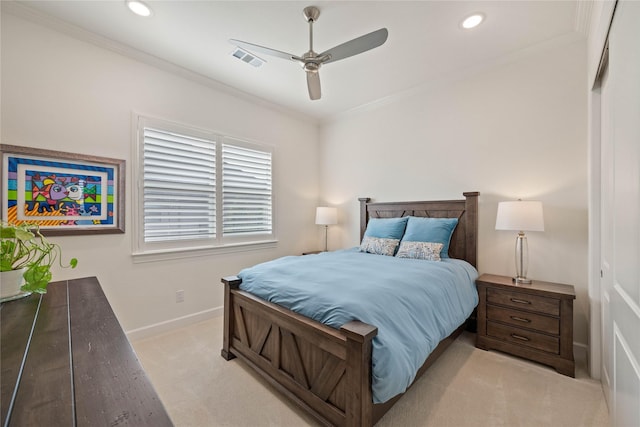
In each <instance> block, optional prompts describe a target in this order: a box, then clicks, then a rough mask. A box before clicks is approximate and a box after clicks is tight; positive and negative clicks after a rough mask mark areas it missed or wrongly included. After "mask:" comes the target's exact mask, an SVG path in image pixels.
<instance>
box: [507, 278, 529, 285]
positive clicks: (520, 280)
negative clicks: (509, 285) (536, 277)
mask: <svg viewBox="0 0 640 427" xmlns="http://www.w3.org/2000/svg"><path fill="white" fill-rule="evenodd" d="M511 281H512V282H513V283H515V284H517V285H530V284H531V282H533V281H532V280H531V279H527V278H526V277H517V276H516V277H512V278H511Z"/></svg>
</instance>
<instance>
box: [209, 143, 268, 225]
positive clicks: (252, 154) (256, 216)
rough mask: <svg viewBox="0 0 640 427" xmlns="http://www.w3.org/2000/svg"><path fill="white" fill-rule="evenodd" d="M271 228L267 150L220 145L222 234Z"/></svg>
mask: <svg viewBox="0 0 640 427" xmlns="http://www.w3.org/2000/svg"><path fill="white" fill-rule="evenodd" d="M272 231H273V230H272V188H271V153H270V152H266V151H259V150H253V149H249V148H246V147H243V146H239V145H233V144H222V233H223V236H225V237H227V236H243V235H247V234H271V233H272Z"/></svg>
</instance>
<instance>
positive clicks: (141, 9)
mask: <svg viewBox="0 0 640 427" xmlns="http://www.w3.org/2000/svg"><path fill="white" fill-rule="evenodd" d="M125 3H126V4H127V7H128V8H129V9H130V10H131V11H132V12H133V13H135V14H136V15H140V16H151V8H150V7H149V6H147V5H146V4H144V3H143V2H141V1H139V0H126V1H125Z"/></svg>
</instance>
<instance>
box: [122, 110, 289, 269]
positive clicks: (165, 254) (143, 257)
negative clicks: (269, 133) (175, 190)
mask: <svg viewBox="0 0 640 427" xmlns="http://www.w3.org/2000/svg"><path fill="white" fill-rule="evenodd" d="M132 128H133V141H134V143H133V144H132V147H133V153H132V159H133V162H132V164H133V167H132V171H131V172H132V176H133V180H132V182H133V183H134V186H133V194H132V199H133V203H132V206H133V208H132V214H133V227H132V229H133V233H134V235H133V239H132V241H133V248H132V256H133V259H134V262H147V261H160V260H167V259H178V258H188V257H193V256H204V255H211V254H216V253H233V252H242V251H250V250H257V249H264V248H272V247H275V246H276V244H277V241H278V240H277V237H276V228H275V224H276V212H275V186H274V179H273V178H274V157H275V156H274V154H275V149H274V147H273V146H272V145H269V144H264V143H258V142H254V141H248V140H247V139H242V138H238V137H236V136H229V135H224V134H222V133H220V132H216V131H211V130H207V129H202V128H197V127H195V126H190V125H185V124H181V123H176V122H173V121H169V120H164V119H158V118H153V117H149V116H147V115H142V114H138V113H134V114H133V119H132ZM145 128H155V129H158V130H162V131H166V132H175V133H178V134H182V135H185V136H191V137H194V138H201V139H206V140H210V141H212V142H213V143H214V144H215V161H216V189H215V200H216V203H215V219H216V221H215V222H216V232H215V237H213V238H209V239H184V240H175V241H171V242H145V239H144V142H145V135H144V129H145ZM223 144H227V145H231V146H238V147H242V148H248V149H251V150H256V151H261V152H265V153H270V155H271V233H259V234H250V235H246V236H224V235H223V232H222V230H223V227H222V224H223V223H222V211H223V205H222V177H223V168H222V145H223Z"/></svg>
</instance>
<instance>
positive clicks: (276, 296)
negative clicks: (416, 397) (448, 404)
mask: <svg viewBox="0 0 640 427" xmlns="http://www.w3.org/2000/svg"><path fill="white" fill-rule="evenodd" d="M477 276H478V272H477V271H476V269H475V268H473V266H471V265H470V264H468V263H467V262H464V261H461V260H457V259H443V260H442V261H441V262H435V261H424V260H415V259H406V258H395V257H390V256H383V255H374V254H367V253H363V252H359V251H358V250H357V248H353V249H347V250H342V251H335V252H324V253H320V254H318V255H307V256H289V257H284V258H279V259H276V260H273V261H269V262H265V263H262V264H259V265H256V266H254V267H250V268H247V269H244V270H242V271H241V272H240V273H239V277H240V278H241V279H242V284H241V285H240V289H242V290H245V291H247V292H250V293H252V294H254V295H256V296H258V297H260V298H262V299H264V300H267V301H271V302H273V303H276V304H278V305H281V306H283V307H286V308H288V309H290V310H292V311H295V312H297V313H300V314H302V315H304V316H306V317H309V318H311V319H314V320H317V321H318V322H322V323H324V324H326V325H329V326H332V327H334V328H340V327H341V326H342V325H344V324H345V323H347V322H349V321H352V320H359V321H361V322H365V323H368V324H370V325H373V326H376V327H377V328H378V335H377V336H376V337H375V338H374V339H373V354H372V359H373V361H372V364H373V372H372V390H373V401H374V403H382V402H386V401H387V400H389V399H391V398H392V397H394V396H396V395H397V394H400V393H402V392H404V391H405V390H406V389H407V388H408V387H409V385H410V384H411V383H412V382H413V380H414V378H415V375H416V373H417V370H418V369H419V368H420V366H422V364H423V363H424V361H425V360H426V358H427V356H429V354H430V353H431V352H432V351H433V349H434V348H435V347H436V346H437V345H438V343H439V342H440V341H441V340H442V339H443V338H445V337H447V336H448V335H449V334H451V333H452V332H453V331H454V330H455V329H456V328H457V327H458V326H459V325H461V324H462V323H463V322H464V321H465V320H466V319H467V317H469V315H470V314H471V312H472V311H473V309H474V307H475V306H476V305H477V303H478V293H477V292H476V288H475V286H474V282H475V279H476V278H477Z"/></svg>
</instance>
